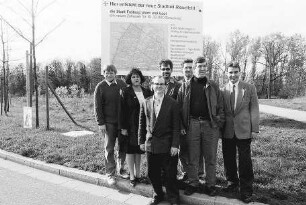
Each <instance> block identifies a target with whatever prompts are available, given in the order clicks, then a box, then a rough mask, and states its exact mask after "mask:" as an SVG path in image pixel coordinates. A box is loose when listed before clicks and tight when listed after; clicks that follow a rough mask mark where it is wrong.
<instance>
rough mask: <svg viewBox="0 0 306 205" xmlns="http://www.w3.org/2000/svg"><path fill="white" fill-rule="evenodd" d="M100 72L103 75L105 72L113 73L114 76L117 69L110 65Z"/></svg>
mask: <svg viewBox="0 0 306 205" xmlns="http://www.w3.org/2000/svg"><path fill="white" fill-rule="evenodd" d="M102 72H103V73H105V72H114V73H115V74H117V68H116V67H115V66H114V65H112V64H109V65H104V66H103V69H102Z"/></svg>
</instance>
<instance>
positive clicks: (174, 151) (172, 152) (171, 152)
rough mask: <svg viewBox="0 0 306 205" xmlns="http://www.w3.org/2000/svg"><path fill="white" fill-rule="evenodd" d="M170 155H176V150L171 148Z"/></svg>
mask: <svg viewBox="0 0 306 205" xmlns="http://www.w3.org/2000/svg"><path fill="white" fill-rule="evenodd" d="M170 154H171V156H172V157H173V156H175V155H177V154H178V148H176V147H171V150H170Z"/></svg>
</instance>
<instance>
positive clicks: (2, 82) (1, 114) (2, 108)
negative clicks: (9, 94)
mask: <svg viewBox="0 0 306 205" xmlns="http://www.w3.org/2000/svg"><path fill="white" fill-rule="evenodd" d="M0 84H1V115H2V112H3V78H2V76H1V83H0Z"/></svg>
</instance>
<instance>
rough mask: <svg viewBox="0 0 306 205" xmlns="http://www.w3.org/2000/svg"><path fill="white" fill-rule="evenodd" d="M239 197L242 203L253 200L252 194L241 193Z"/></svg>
mask: <svg viewBox="0 0 306 205" xmlns="http://www.w3.org/2000/svg"><path fill="white" fill-rule="evenodd" d="M240 199H241V201H243V202H244V203H246V204H248V203H250V202H252V201H253V196H252V194H241V195H240Z"/></svg>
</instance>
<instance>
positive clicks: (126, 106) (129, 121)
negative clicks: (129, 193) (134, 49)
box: [119, 68, 153, 187]
mask: <svg viewBox="0 0 306 205" xmlns="http://www.w3.org/2000/svg"><path fill="white" fill-rule="evenodd" d="M144 81H145V78H144V76H143V75H142V73H141V71H140V70H139V69H137V68H133V69H132V70H131V71H130V73H129V74H128V75H127V76H126V83H127V84H128V86H127V87H126V88H125V89H123V92H122V99H121V112H120V125H119V127H120V128H121V134H122V135H123V136H125V137H127V138H128V140H126V142H127V143H128V145H127V152H126V153H127V155H126V162H127V165H128V168H129V172H130V184H131V186H133V187H134V186H135V185H136V182H137V179H139V177H140V159H141V154H143V152H142V151H141V150H140V147H139V145H138V124H139V110H140V104H141V103H142V102H143V101H144V99H146V98H147V97H149V96H151V95H152V94H153V93H151V91H150V90H148V89H146V88H144V87H142V86H141V84H142V83H143V82H144Z"/></svg>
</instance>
